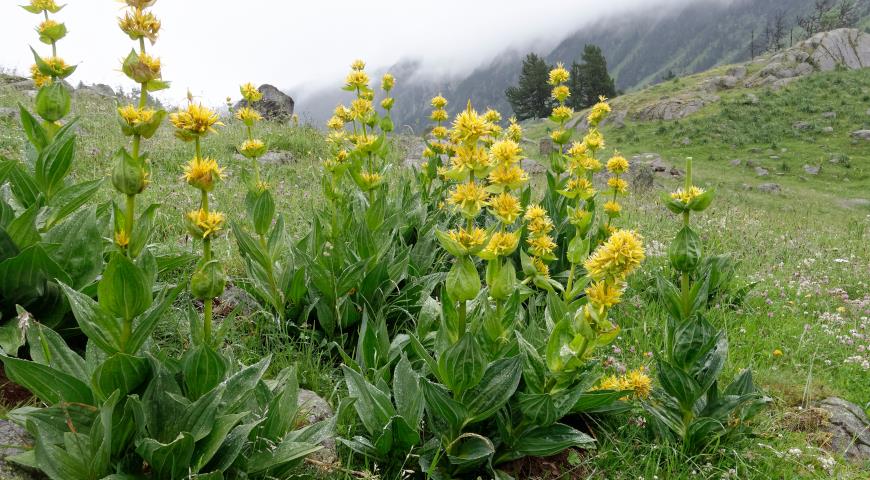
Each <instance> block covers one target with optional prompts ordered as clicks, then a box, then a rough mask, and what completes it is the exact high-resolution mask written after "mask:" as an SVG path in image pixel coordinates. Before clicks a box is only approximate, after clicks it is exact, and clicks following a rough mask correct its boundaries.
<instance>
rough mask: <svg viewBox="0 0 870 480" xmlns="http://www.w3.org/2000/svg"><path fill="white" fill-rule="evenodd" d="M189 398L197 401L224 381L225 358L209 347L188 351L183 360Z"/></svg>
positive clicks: (203, 346)
mask: <svg viewBox="0 0 870 480" xmlns="http://www.w3.org/2000/svg"><path fill="white" fill-rule="evenodd" d="M181 371H182V373H183V375H184V384H185V386H186V387H187V398H189V399H191V400H196V399H198V398H199V397H201V396H202V395H204V394H205V393H206V392H208V391H210V390H211V389H213V388H214V387H216V386H217V385H218V384H219V383H221V382H222V381H223V380H224V375H225V374H226V372H227V364H226V361H225V360H224V358H223V356H221V355H220V354H219V353H217V352H216V351H214V350H213V349H212V348H211V347H209V346H208V345H198V346H196V347H193V348H192V349H190V350H188V351H187V352H186V353H185V354H184V357H183V358H182V360H181Z"/></svg>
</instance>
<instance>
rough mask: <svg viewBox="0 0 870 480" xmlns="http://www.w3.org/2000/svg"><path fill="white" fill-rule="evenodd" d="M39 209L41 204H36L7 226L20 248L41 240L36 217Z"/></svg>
mask: <svg viewBox="0 0 870 480" xmlns="http://www.w3.org/2000/svg"><path fill="white" fill-rule="evenodd" d="M39 210H40V208H39V206H38V205H36V204H34V205H33V206H31V207H30V208H28V209H27V210H25V211H24V212H23V213H22V214H21V215H20V216H18V217H15V218H14V219H12V221H11V222H9V225H7V226H6V229H5V230H6V234H7V235H9V238H11V239H12V241H13V242H15V245H16V246H17V247H18V249H19V250H24V249H25V248H27V247H29V246H31V245H33V244H34V243H36V242H38V241H39V239H40V236H39V232H38V231H37V230H36V217H37V215H38V214H39Z"/></svg>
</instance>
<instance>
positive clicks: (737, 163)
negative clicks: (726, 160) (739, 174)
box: [730, 158, 743, 167]
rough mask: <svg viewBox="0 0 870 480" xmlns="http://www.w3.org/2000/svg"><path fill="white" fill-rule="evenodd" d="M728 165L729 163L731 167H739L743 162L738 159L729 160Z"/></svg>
mask: <svg viewBox="0 0 870 480" xmlns="http://www.w3.org/2000/svg"><path fill="white" fill-rule="evenodd" d="M730 163H731V166H732V167H739V166H740V165H742V164H743V160H740V159H739V158H735V159H734V160H731V162H730Z"/></svg>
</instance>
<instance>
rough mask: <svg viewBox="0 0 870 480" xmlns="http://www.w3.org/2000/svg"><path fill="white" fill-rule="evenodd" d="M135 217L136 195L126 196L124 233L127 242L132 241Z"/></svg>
mask: <svg viewBox="0 0 870 480" xmlns="http://www.w3.org/2000/svg"><path fill="white" fill-rule="evenodd" d="M135 215H136V195H127V213H126V218H125V219H124V233H125V234H126V235H127V241H128V242H132V241H133V222H134V221H135ZM127 245H128V248H127V255H128V256H130V249H129V243H128V244H127Z"/></svg>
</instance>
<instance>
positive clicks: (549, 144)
mask: <svg viewBox="0 0 870 480" xmlns="http://www.w3.org/2000/svg"><path fill="white" fill-rule="evenodd" d="M552 151H553V140H552V139H551V138H549V137H547V138H542V139H541V141H540V142H539V143H538V153H539V154H541V155H545V156H546V155H549V154H550V152H552Z"/></svg>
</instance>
